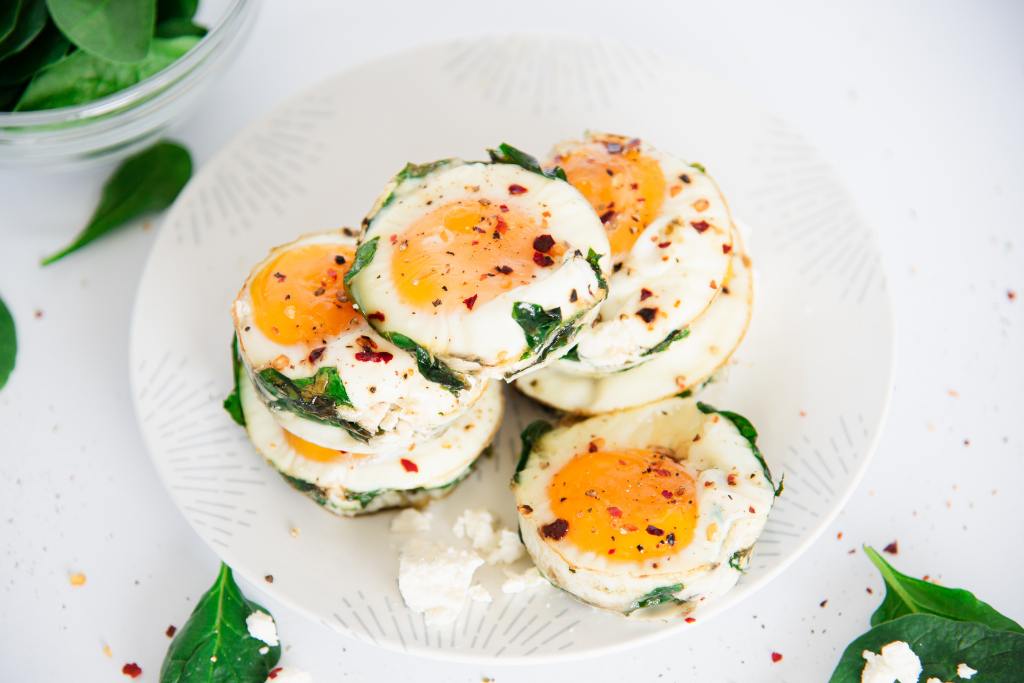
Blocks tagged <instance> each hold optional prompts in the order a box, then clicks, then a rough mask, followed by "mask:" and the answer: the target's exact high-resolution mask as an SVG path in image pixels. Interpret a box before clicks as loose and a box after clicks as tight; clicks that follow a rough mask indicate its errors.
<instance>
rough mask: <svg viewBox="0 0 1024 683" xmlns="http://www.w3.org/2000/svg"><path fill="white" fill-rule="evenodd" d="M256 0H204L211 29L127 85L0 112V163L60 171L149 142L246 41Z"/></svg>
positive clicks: (203, 15) (202, 18) (203, 17)
mask: <svg viewBox="0 0 1024 683" xmlns="http://www.w3.org/2000/svg"><path fill="white" fill-rule="evenodd" d="M259 4H260V0H203V1H202V2H201V3H200V7H199V15H198V16H197V17H196V18H197V21H198V22H199V23H201V24H203V25H205V26H208V27H209V32H208V33H207V34H206V35H205V36H204V37H203V39H202V40H200V41H199V42H198V43H197V44H196V46H195V47H193V48H192V49H191V50H190V51H189V52H187V53H186V54H185V55H184V56H182V57H181V59H179V60H177V61H176V62H174V63H173V64H171V65H170V66H169V67H167V68H166V69H164V70H163V71H160V72H159V73H156V74H154V75H152V76H150V77H149V78H147V79H146V80H144V81H141V82H139V83H136V84H135V85H133V86H131V87H130V88H126V89H125V90H122V91H120V92H116V93H114V94H112V95H108V96H106V97H104V98H101V99H98V100H95V101H93V102H89V103H88V104H80V105H76V106H73V107H62V108H60V109H46V110H43V111H26V112H0V168H4V169H27V168H41V169H58V168H67V167H73V166H80V165H83V164H87V163H88V162H90V161H96V160H100V159H109V158H112V157H117V156H123V155H126V154H128V153H130V152H133V151H135V150H137V149H140V148H142V147H145V146H146V145H148V144H150V143H152V142H154V141H155V140H156V139H157V138H159V137H160V136H161V134H163V132H164V131H165V130H166V129H167V128H168V127H169V126H170V125H171V124H173V123H175V122H176V121H177V120H179V119H181V118H183V117H184V116H185V115H186V114H187V113H188V112H189V111H191V109H192V108H193V106H194V105H195V104H196V102H197V101H198V99H199V96H200V95H201V94H202V92H203V91H204V90H205V89H206V87H207V86H208V85H209V84H210V83H211V82H212V80H213V77H214V76H215V75H216V74H217V73H218V72H219V71H220V70H221V69H222V68H223V67H224V66H225V65H226V64H227V63H228V62H229V61H230V59H231V58H232V57H233V56H234V55H235V54H236V53H237V52H238V49H239V48H240V47H241V46H242V44H243V43H244V42H245V37H246V36H247V35H248V33H249V31H250V30H251V28H252V25H253V19H254V18H255V15H256V12H257V9H258V7H259Z"/></svg>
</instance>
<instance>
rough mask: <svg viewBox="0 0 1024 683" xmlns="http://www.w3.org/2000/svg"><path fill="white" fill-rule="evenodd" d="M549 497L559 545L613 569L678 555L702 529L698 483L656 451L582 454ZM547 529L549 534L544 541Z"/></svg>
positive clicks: (555, 479) (553, 483)
mask: <svg viewBox="0 0 1024 683" xmlns="http://www.w3.org/2000/svg"><path fill="white" fill-rule="evenodd" d="M547 493H548V499H549V502H550V504H551V510H552V511H553V512H554V514H555V517H556V522H555V524H556V526H555V527H553V528H554V529H555V530H556V531H557V532H558V533H562V531H563V529H564V536H563V537H562V538H563V539H564V540H565V541H567V542H568V543H570V544H572V545H573V546H575V547H576V548H578V549H579V550H582V551H590V552H593V553H596V554H598V555H603V556H604V557H606V558H607V559H608V560H609V561H611V562H616V561H618V562H635V561H642V560H651V559H657V558H659V557H663V556H665V555H670V554H672V553H675V552H678V551H679V550H680V549H682V548H685V547H686V546H687V545H688V544H689V543H690V540H691V539H692V538H693V532H694V528H695V527H696V525H697V499H696V494H695V487H694V482H693V478H692V477H691V476H690V475H689V474H688V473H687V472H686V470H684V469H683V467H682V466H681V465H680V464H679V463H677V462H676V461H675V460H673V459H672V458H669V457H667V456H665V455H663V454H660V453H657V452H655V451H651V450H645V449H629V450H618V451H601V450H598V451H595V452H586V453H580V454H578V455H576V456H575V457H573V459H572V460H570V461H569V462H568V463H567V464H566V465H565V466H564V467H563V468H562V469H561V470H559V471H558V472H557V473H556V474H555V475H554V477H553V478H552V480H551V482H550V483H549V484H548V491H547ZM558 520H564V521H565V522H566V523H567V528H566V527H565V526H564V525H562V524H561V522H560V521H558ZM546 528H552V527H551V525H548V527H542V531H541V533H542V534H544V529H546Z"/></svg>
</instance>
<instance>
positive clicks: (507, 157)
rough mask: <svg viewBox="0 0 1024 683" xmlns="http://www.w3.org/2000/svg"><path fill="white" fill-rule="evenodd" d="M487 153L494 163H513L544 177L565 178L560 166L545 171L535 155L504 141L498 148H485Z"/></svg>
mask: <svg viewBox="0 0 1024 683" xmlns="http://www.w3.org/2000/svg"><path fill="white" fill-rule="evenodd" d="M487 155H488V156H489V157H490V158H491V163H494V164H514V165H515V166H519V167H520V168H523V169H526V170H527V171H530V172H531V173H536V174H538V175H542V176H544V177H545V178H557V179H558V180H565V171H564V170H562V168H561V167H560V166H555V167H554V168H552V169H551V170H550V171H545V170H544V169H543V168H541V165H540V163H539V162H538V161H537V158H536V157H534V156H532V155H530V154H527V153H526V152H524V151H523V150H521V149H516V148H515V147H513V146H512V145H510V144H508V143H505V142H503V143H501V144H500V145H498V149H489V150H487Z"/></svg>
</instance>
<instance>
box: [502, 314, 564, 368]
mask: <svg viewBox="0 0 1024 683" xmlns="http://www.w3.org/2000/svg"><path fill="white" fill-rule="evenodd" d="M512 319H513V320H515V321H516V322H517V323H519V327H521V328H523V334H524V335H526V346H527V347H529V349H530V350H533V349H535V348H537V347H538V346H541V345H542V344H544V342H545V341H546V340H547V338H548V337H549V336H550V335H551V333H552V332H553V331H554V330H555V329H556V328H557V327H558V325H559V324H560V323H561V322H562V309H561V308H550V309H548V310H544V309H543V308H542V307H541V306H540V305H539V304H530V303H526V302H525V301H517V302H515V303H514V304H512ZM529 355H530V354H529V353H526V354H524V356H523V357H524V358H526V357H528V356H529Z"/></svg>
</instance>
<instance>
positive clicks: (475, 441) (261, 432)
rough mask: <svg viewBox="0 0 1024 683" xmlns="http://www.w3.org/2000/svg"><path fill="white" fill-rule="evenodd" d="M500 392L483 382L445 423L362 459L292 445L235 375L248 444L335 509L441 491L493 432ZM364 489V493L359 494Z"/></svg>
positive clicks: (247, 383) (365, 507) (351, 510)
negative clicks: (409, 443) (311, 454)
mask: <svg viewBox="0 0 1024 683" xmlns="http://www.w3.org/2000/svg"><path fill="white" fill-rule="evenodd" d="M502 391H503V390H502V387H501V385H500V384H498V383H496V382H488V383H486V386H485V389H484V392H483V393H482V395H481V396H480V397H479V399H477V401H476V402H475V403H473V404H472V406H470V407H469V408H468V409H467V410H466V411H465V412H464V413H463V414H462V415H460V416H459V418H458V419H457V420H455V422H453V423H452V425H451V426H450V427H449V428H448V429H447V430H445V431H444V432H442V433H441V434H440V435H438V436H436V437H435V438H433V439H430V440H427V441H423V442H421V443H418V444H415V445H414V446H413V447H410V448H404V449H402V450H400V451H398V452H386V453H380V454H375V455H374V456H373V457H370V458H365V459H354V460H346V461H341V462H320V461H317V460H312V459H309V458H306V457H304V456H303V455H301V454H300V453H298V452H296V451H295V449H294V448H293V447H292V446H291V445H290V444H289V443H288V441H287V439H286V438H285V433H284V429H283V428H282V427H281V425H280V424H278V422H277V420H276V419H275V417H274V415H273V413H272V411H271V410H270V409H269V408H267V406H266V405H264V403H263V400H262V399H261V397H260V396H259V394H258V392H257V390H256V387H255V386H254V385H253V383H252V381H251V380H250V379H249V377H248V375H246V374H244V373H242V374H241V377H240V378H239V394H240V398H241V402H242V411H243V413H244V415H245V421H246V425H245V426H246V430H247V432H248V434H249V439H250V441H252V443H253V446H255V448H256V450H257V451H258V452H259V453H260V454H261V455H262V456H263V457H264V458H265V459H266V460H267V462H269V463H270V464H271V465H272V466H273V467H274V468H275V469H277V470H278V471H279V472H280V473H281V474H283V475H285V477H286V478H289V480H290V481H291V483H292V484H293V485H294V486H296V488H300V489H302V490H304V491H305V492H306V493H308V494H309V495H310V496H311V497H313V498H314V499H315V500H317V502H318V503H320V504H321V505H323V506H324V507H325V508H327V509H328V510H330V511H331V512H334V513H336V514H341V515H357V514H363V513H368V512H374V511H376V510H381V509H384V508H392V507H402V506H408V505H416V504H419V503H421V502H425V501H426V500H429V499H431V498H438V497H441V496H444V495H446V494H447V493H449V492H450V491H451V490H452V488H453V487H454V486H455V485H456V484H458V483H459V482H460V481H461V480H462V479H463V478H464V477H465V476H466V475H468V474H469V472H470V469H471V468H472V466H473V463H474V462H475V461H476V459H477V457H478V456H479V455H480V454H481V453H482V452H483V451H484V450H486V448H487V446H488V445H489V444H490V443H491V440H492V439H493V438H494V435H495V434H496V433H497V431H498V427H499V426H500V424H501V418H502V414H503V411H504V397H503V394H502ZM355 452H360V451H355ZM402 459H406V460H408V461H411V462H413V463H415V465H416V468H417V471H409V469H408V468H407V466H406V465H404V464H403V463H402ZM371 493H372V494H374V495H373V496H372V497H370V496H368V495H367V494H371Z"/></svg>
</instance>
